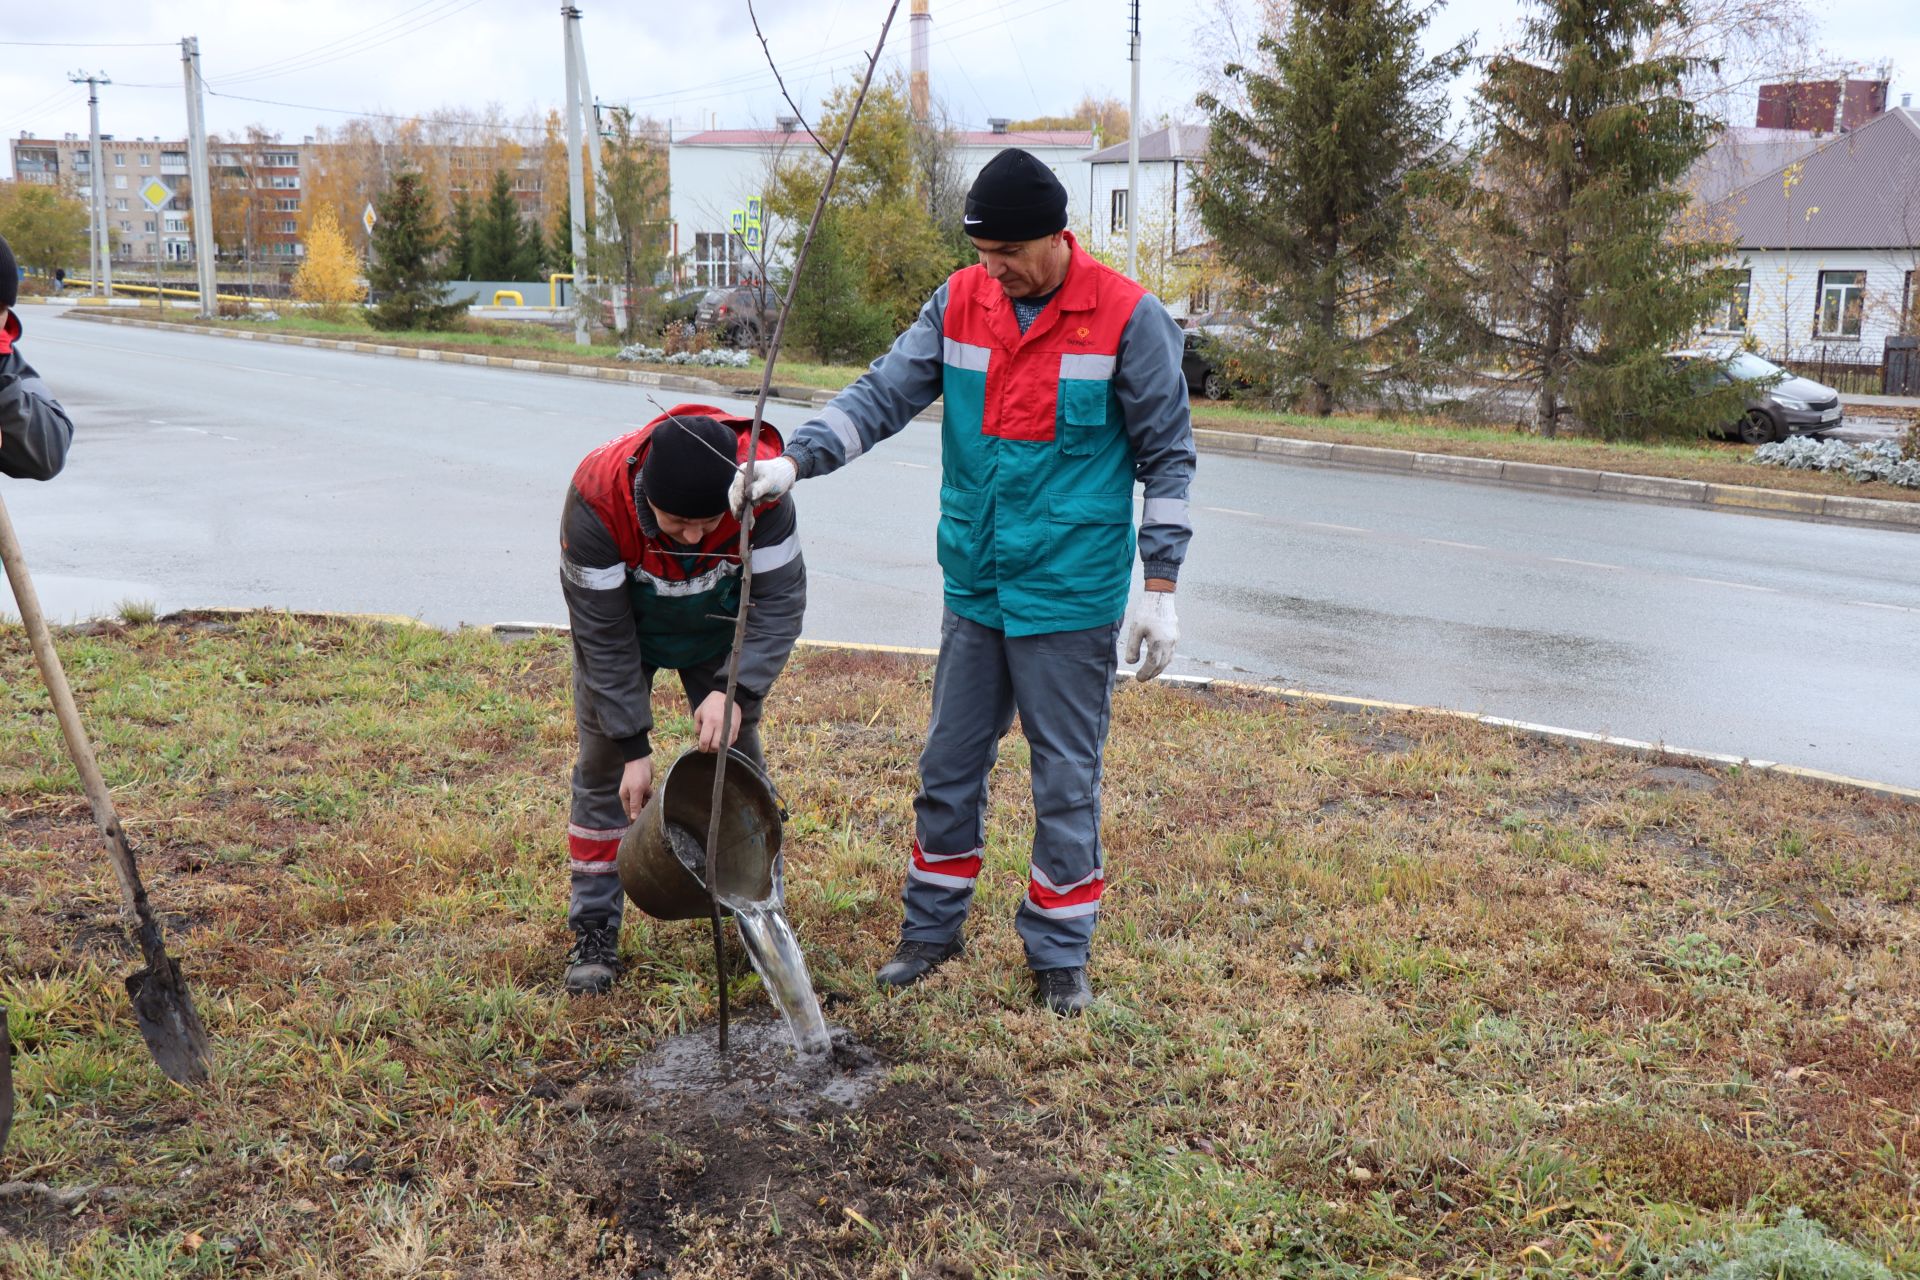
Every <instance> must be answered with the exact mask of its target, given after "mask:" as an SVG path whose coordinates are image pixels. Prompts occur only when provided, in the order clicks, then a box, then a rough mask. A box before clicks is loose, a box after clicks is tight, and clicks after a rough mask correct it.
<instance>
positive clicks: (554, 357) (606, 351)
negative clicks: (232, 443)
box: [105, 307, 865, 391]
mask: <svg viewBox="0 0 1920 1280" xmlns="http://www.w3.org/2000/svg"><path fill="white" fill-rule="evenodd" d="M105 314H110V315H113V316H136V317H138V318H140V319H146V320H160V321H163V322H165V323H168V324H189V325H198V326H202V327H206V328H216V329H232V330H236V331H240V332H254V333H262V332H264V333H284V334H290V335H294V336H298V337H311V338H337V339H342V340H346V341H350V342H371V343H377V344H379V345H381V346H395V347H416V348H423V349H426V350H430V351H451V352H462V353H473V354H476V355H493V356H504V357H507V358H509V359H521V360H544V361H548V362H551V363H556V364H579V365H591V366H594V367H596V368H603V369H641V370H646V371H649V372H653V373H663V374H672V375H676V376H683V377H692V378H703V379H705V380H707V381H709V382H717V383H719V384H721V385H722V386H725V387H729V388H732V389H735V390H739V391H749V390H751V391H758V390H759V388H760V378H761V371H762V368H763V365H762V362H761V361H760V360H759V359H758V358H757V357H756V358H755V359H754V360H753V362H752V363H751V364H748V365H746V366H744V367H742V368H738V369H728V368H713V367H709V366H703V365H679V364H666V363H655V362H651V361H636V360H618V359H615V358H614V357H615V353H617V352H618V351H619V350H620V348H621V346H622V345H623V344H621V343H619V342H609V341H607V340H604V339H602V340H600V341H597V342H595V343H594V344H593V345H591V346H587V347H582V346H580V345H578V344H576V343H575V342H574V341H573V335H572V332H571V331H570V330H569V331H562V330H559V329H555V328H553V327H552V326H550V325H543V324H539V323H537V322H535V321H532V320H490V319H470V320H468V321H467V324H468V328H467V329H466V330H463V331H461V332H459V333H446V332H441V331H438V330H424V329H423V330H412V329H402V330H395V331H391V332H389V331H384V330H379V329H375V328H373V327H372V326H371V325H369V324H367V322H366V319H365V317H364V316H352V317H350V318H349V319H346V320H323V319H321V318H320V317H318V316H311V315H298V314H295V315H282V316H281V317H280V318H279V319H278V320H235V319H217V320H202V319H201V318H199V317H198V316H196V315H194V314H193V313H192V312H190V311H185V310H179V309H174V308H168V309H166V310H164V311H162V310H158V309H156V308H153V307H140V308H116V309H115V310H113V311H112V312H109V313H105ZM654 345H657V343H655V344H654ZM863 372H865V369H864V366H859V367H856V366H851V365H823V364H804V363H800V362H797V361H794V360H790V359H784V358H783V359H782V360H781V361H780V366H779V385H780V386H781V387H783V388H785V387H806V388H809V389H816V390H826V391H838V390H840V389H841V388H842V387H845V386H846V385H847V384H848V383H850V382H852V381H853V380H854V379H855V378H857V377H859V376H860V374H861V373H863Z"/></svg>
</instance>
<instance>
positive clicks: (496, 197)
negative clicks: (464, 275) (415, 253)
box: [467, 169, 526, 280]
mask: <svg viewBox="0 0 1920 1280" xmlns="http://www.w3.org/2000/svg"><path fill="white" fill-rule="evenodd" d="M525 241H526V237H525V233H524V232H522V231H521V229H520V205H519V202H518V201H516V200H515V199H514V198H513V179H512V178H511V177H509V176H508V174H507V171H506V170H505V169H495V170H494V171H493V182H492V184H491V185H490V186H489V187H488V188H487V195H486V198H485V199H484V200H483V201H482V202H481V204H480V207H479V208H478V209H477V210H475V211H474V215H473V259H472V261H471V262H469V263H468V264H467V265H468V267H469V269H470V270H471V271H472V272H473V278H474V279H476V280H520V279H524V278H525V277H523V276H521V275H519V274H518V272H519V271H520V270H522V269H523V267H524V265H525V251H524V250H525Z"/></svg>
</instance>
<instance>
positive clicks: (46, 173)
mask: <svg viewBox="0 0 1920 1280" xmlns="http://www.w3.org/2000/svg"><path fill="white" fill-rule="evenodd" d="M11 149H12V152H13V172H14V176H15V177H16V178H17V179H18V180H19V181H21V182H37V183H45V184H47V185H50V186H57V187H61V188H63V189H64V190H67V191H70V192H72V193H73V194H74V195H75V196H77V197H78V198H79V199H81V200H83V201H85V202H87V207H88V208H89V209H91V208H92V207H93V206H92V200H93V172H92V155H91V153H90V152H89V150H88V143H87V139H85V138H84V137H81V136H79V135H78V134H71V133H70V134H67V135H65V136H63V137H59V138H32V137H28V136H26V135H24V134H22V135H21V136H20V137H17V138H14V139H12V148H11ZM100 152H101V162H102V164H103V165H104V166H105V169H106V172H105V174H104V175H103V179H104V181H103V183H102V185H103V187H104V188H105V192H106V203H107V211H106V217H107V229H108V230H109V231H110V232H111V233H112V236H113V241H114V246H113V260H114V261H115V262H126V263H140V262H146V263H151V262H152V261H153V259H154V254H155V252H156V240H155V237H156V236H157V237H158V247H157V251H158V252H159V253H160V254H161V256H163V257H164V258H165V259H166V260H167V261H169V262H190V261H192V259H193V242H192V238H191V236H190V234H189V232H188V229H187V210H188V207H189V206H190V205H191V204H192V198H191V197H190V195H189V194H188V178H187V143H186V139H184V138H177V139H167V138H116V137H113V136H111V135H105V134H103V135H102V136H101V139H100ZM153 178H158V179H159V180H160V181H161V182H162V183H164V184H165V185H166V186H167V187H168V189H169V190H171V191H172V192H173V193H174V194H173V197H172V199H170V200H168V201H167V203H166V205H165V206H164V207H162V209H161V210H160V212H159V213H157V214H156V213H154V212H153V211H151V210H149V209H148V208H147V206H146V203H145V202H144V201H143V200H142V199H141V198H140V189H141V188H142V187H144V186H146V185H147V182H148V180H149V179H153Z"/></svg>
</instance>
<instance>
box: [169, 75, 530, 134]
mask: <svg viewBox="0 0 1920 1280" xmlns="http://www.w3.org/2000/svg"><path fill="white" fill-rule="evenodd" d="M175 87H177V86H175ZM207 92H208V93H210V94H212V95H213V96H214V97H216V98H229V99H231V100H233V101H235V102H257V103H259V104H260V105H262V106H267V107H287V108H290V109H291V110H294V111H321V112H325V113H326V114H328V115H335V116H354V117H356V118H358V119H362V120H399V121H402V122H405V123H411V124H450V125H476V124H477V123H478V122H476V121H473V120H456V119H453V118H452V117H449V116H409V115H396V114H394V113H393V112H387V111H356V110H354V109H353V108H351V107H320V106H315V105H314V104H313V103H311V102H280V101H278V100H276V99H273V98H250V97H248V96H247V95H245V94H243V93H227V92H224V91H223V90H220V89H216V88H214V87H213V86H212V85H211V84H208V85H207ZM481 127H484V128H487V129H498V130H501V131H502V132H511V133H537V134H540V135H541V136H542V137H544V136H545V135H546V132H547V127H546V126H545V125H543V124H542V125H531V124H503V123H488V124H485V125H484V126H481Z"/></svg>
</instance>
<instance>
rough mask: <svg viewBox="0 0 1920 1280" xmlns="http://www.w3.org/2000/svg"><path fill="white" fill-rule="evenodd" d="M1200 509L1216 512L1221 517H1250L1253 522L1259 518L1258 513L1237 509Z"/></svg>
mask: <svg viewBox="0 0 1920 1280" xmlns="http://www.w3.org/2000/svg"><path fill="white" fill-rule="evenodd" d="M1200 509H1201V510H1202V511H1217V512H1219V513H1220V514H1221V515H1223V516H1250V517H1252V518H1253V519H1255V520H1258V519H1259V518H1260V513H1259V512H1258V511H1242V510H1241V509H1240V508H1238V507H1202V508H1200Z"/></svg>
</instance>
